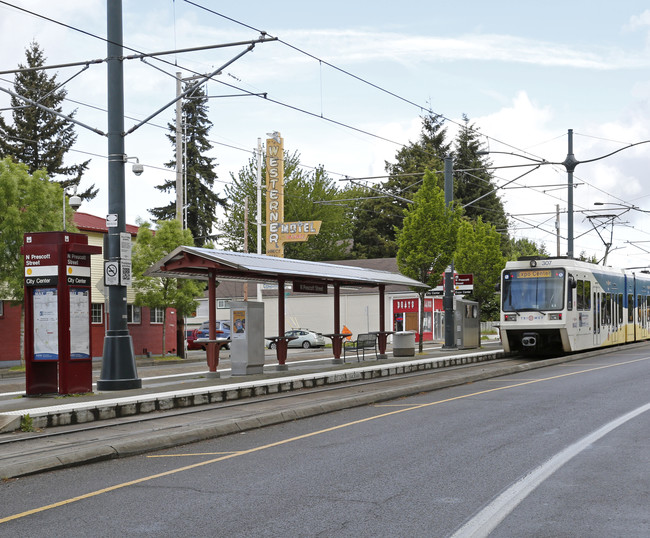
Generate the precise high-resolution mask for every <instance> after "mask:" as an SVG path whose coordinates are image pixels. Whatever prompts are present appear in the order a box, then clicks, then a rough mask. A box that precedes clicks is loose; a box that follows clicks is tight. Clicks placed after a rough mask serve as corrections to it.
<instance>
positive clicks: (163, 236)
mask: <svg viewBox="0 0 650 538" xmlns="http://www.w3.org/2000/svg"><path fill="white" fill-rule="evenodd" d="M193 244H194V240H193V239H192V233H191V232H190V230H183V229H182V228H181V223H180V222H178V221H177V220H169V221H159V222H158V228H157V229H156V230H155V233H154V232H153V231H152V230H151V225H150V224H149V223H148V222H145V223H142V224H140V229H139V230H138V236H137V238H136V242H135V245H134V248H133V288H134V290H135V304H136V305H138V306H148V307H150V308H161V309H162V310H163V312H164V313H165V320H164V323H163V334H162V351H163V354H164V353H165V336H166V326H167V309H168V308H174V309H176V318H177V320H179V323H178V326H179V327H182V323H181V320H182V319H183V318H184V317H185V316H187V315H190V314H192V312H194V311H195V310H196V307H197V306H198V302H197V301H196V298H197V297H199V296H200V295H201V294H202V293H203V289H204V286H203V284H202V283H201V282H200V281H198V280H191V279H183V278H161V277H147V276H144V272H145V271H146V270H147V269H148V268H149V267H151V266H152V265H153V264H154V263H156V262H157V261H160V260H161V259H162V258H164V257H165V256H166V255H167V254H169V253H170V252H172V251H173V250H174V249H175V248H176V247H179V246H181V245H187V246H191V245H193ZM179 354H180V350H179Z"/></svg>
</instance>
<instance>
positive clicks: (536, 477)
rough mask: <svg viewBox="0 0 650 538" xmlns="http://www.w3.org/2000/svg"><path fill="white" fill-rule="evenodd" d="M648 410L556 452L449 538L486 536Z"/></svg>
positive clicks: (629, 415) (648, 406)
mask: <svg viewBox="0 0 650 538" xmlns="http://www.w3.org/2000/svg"><path fill="white" fill-rule="evenodd" d="M648 410H650V403H647V404H645V405H642V406H641V407H638V408H637V409H635V410H634V411H630V412H629V413H626V414H625V415H623V416H621V417H619V418H617V419H615V420H613V421H611V422H609V423H608V424H605V425H604V426H603V427H601V428H599V429H598V430H596V431H595V432H593V433H591V434H589V435H587V436H586V437H583V438H582V439H580V440H579V441H578V442H576V443H574V444H572V445H570V446H568V447H567V448H565V449H564V450H562V451H560V452H558V453H557V454H556V455H555V456H553V457H552V458H551V459H550V460H548V461H547V462H546V463H544V464H542V465H540V466H539V467H537V469H535V470H534V471H532V472H531V473H529V474H527V475H526V476H524V477H523V478H521V479H520V480H518V481H517V482H515V483H514V484H513V485H512V486H510V487H509V488H508V489H507V490H506V491H504V492H503V493H502V494H501V495H499V496H498V497H497V498H496V499H495V500H494V501H492V502H491V503H490V504H489V505H487V506H486V507H485V508H483V510H481V511H480V512H479V513H478V514H476V515H475V516H474V517H473V518H472V519H471V520H470V521H468V522H467V523H466V524H465V525H463V526H462V527H461V528H460V529H458V530H457V531H456V532H455V533H454V534H453V535H452V538H470V537H471V538H478V537H486V536H488V535H489V534H490V533H491V532H492V531H493V530H494V529H495V528H496V527H497V525H499V523H501V522H502V521H503V520H504V519H505V518H506V516H507V515H508V514H510V512H512V511H513V510H514V509H515V508H516V507H517V505H518V504H519V503H521V501H523V500H524V499H525V498H526V497H527V496H528V495H529V494H530V493H532V492H533V491H534V490H535V489H536V488H537V487H538V486H539V485H540V484H542V483H543V482H544V481H545V480H546V479H547V478H548V477H549V476H551V475H552V474H553V473H554V472H555V471H557V470H558V469H559V468H560V467H562V466H563V465H564V464H565V463H567V462H568V461H569V460H571V459H572V458H573V457H574V456H577V455H578V454H580V452H582V451H583V450H584V449H585V448H587V447H589V445H591V444H593V443H595V442H596V441H598V440H599V439H600V438H601V437H604V436H605V435H607V434H608V433H609V432H611V431H612V430H614V429H616V428H618V427H619V426H622V425H623V424H625V423H626V422H628V421H629V420H632V419H633V418H635V417H637V416H638V415H640V414H642V413H645V412H646V411H648Z"/></svg>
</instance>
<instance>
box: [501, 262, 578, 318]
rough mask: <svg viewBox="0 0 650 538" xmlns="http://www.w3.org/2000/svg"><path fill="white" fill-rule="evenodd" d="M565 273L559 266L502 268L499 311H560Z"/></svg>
mask: <svg viewBox="0 0 650 538" xmlns="http://www.w3.org/2000/svg"><path fill="white" fill-rule="evenodd" d="M565 274H566V271H565V270H564V269H560V268H553V269H516V270H508V269H506V270H505V271H504V272H503V285H502V287H501V290H502V293H501V297H502V301H501V302H502V305H501V306H502V308H503V310H504V311H505V312H521V311H526V310H540V311H546V310H562V308H563V307H564V280H565V279H564V275H565Z"/></svg>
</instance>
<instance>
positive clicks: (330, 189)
mask: <svg viewBox="0 0 650 538" xmlns="http://www.w3.org/2000/svg"><path fill="white" fill-rule="evenodd" d="M265 175H266V168H265V164H263V165H262V178H264V177H265ZM284 177H285V180H284V220H285V221H286V222H298V221H302V222H304V221H312V220H320V221H322V225H321V228H320V232H319V234H318V235H312V236H310V237H309V239H308V240H307V241H304V242H295V243H285V245H284V251H285V256H286V257H287V258H297V259H303V260H312V261H323V260H340V259H344V258H347V257H349V255H348V253H347V251H348V247H349V245H348V241H347V240H348V239H349V237H350V233H351V232H350V228H351V214H350V212H349V211H348V210H347V208H348V203H347V202H345V201H343V199H345V198H347V195H346V192H347V191H346V190H343V191H340V190H338V189H337V188H336V185H335V183H334V182H333V181H332V179H331V178H330V177H329V176H328V175H327V173H326V172H325V171H324V170H323V169H322V167H319V168H316V169H315V170H313V171H306V170H305V169H304V168H302V167H301V165H300V156H299V154H298V153H297V152H294V153H293V154H289V153H288V152H286V151H285V154H284ZM231 180H232V181H231V183H230V184H228V185H226V187H225V190H224V192H225V194H226V197H227V199H228V205H227V206H226V209H225V218H224V219H223V220H222V221H220V223H219V231H220V233H221V234H222V235H221V237H220V239H221V241H222V243H223V244H224V245H225V248H226V249H228V250H233V251H239V252H242V251H243V248H244V222H245V220H246V219H245V216H244V208H245V199H246V198H248V211H249V214H248V245H247V246H248V251H249V252H257V224H256V216H257V210H256V207H255V206H256V204H257V187H256V180H257V161H256V159H255V158H251V159H250V160H249V161H248V163H247V165H246V166H244V167H243V168H242V169H241V170H240V171H239V173H238V174H237V175H235V174H233V173H231ZM263 180H264V179H263ZM339 200H340V202H339ZM261 220H262V223H263V224H264V223H265V222H266V204H265V201H264V197H262V217H261ZM264 229H265V228H263V230H264ZM265 244H266V234H265V233H262V251H263V252H264V251H265Z"/></svg>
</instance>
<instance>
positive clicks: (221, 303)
mask: <svg viewBox="0 0 650 538" xmlns="http://www.w3.org/2000/svg"><path fill="white" fill-rule="evenodd" d="M217 308H230V299H217Z"/></svg>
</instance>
